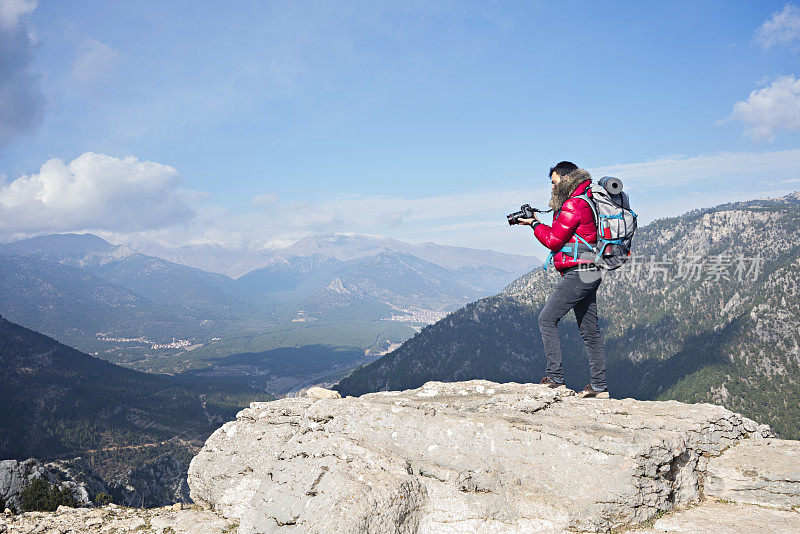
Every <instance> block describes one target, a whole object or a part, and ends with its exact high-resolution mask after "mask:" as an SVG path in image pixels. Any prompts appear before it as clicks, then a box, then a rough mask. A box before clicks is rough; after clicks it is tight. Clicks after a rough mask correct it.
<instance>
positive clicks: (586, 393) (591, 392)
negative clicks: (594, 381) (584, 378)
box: [578, 384, 611, 399]
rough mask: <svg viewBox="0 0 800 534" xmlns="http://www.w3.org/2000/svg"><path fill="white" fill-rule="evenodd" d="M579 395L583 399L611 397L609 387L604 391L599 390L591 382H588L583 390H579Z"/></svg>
mask: <svg viewBox="0 0 800 534" xmlns="http://www.w3.org/2000/svg"><path fill="white" fill-rule="evenodd" d="M578 397H580V398H582V399H610V398H611V397H610V396H609V395H608V388H606V389H604V390H603V391H597V390H596V389H594V388H593V387H592V385H591V384H587V385H586V387H585V388H583V391H579V392H578Z"/></svg>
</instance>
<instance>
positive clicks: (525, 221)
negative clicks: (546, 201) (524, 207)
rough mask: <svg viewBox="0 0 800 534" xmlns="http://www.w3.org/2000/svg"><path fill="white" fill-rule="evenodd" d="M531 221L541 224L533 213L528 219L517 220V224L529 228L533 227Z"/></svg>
mask: <svg viewBox="0 0 800 534" xmlns="http://www.w3.org/2000/svg"><path fill="white" fill-rule="evenodd" d="M533 221H538V222H542V221H540V220H539V216H538V215H536V214H535V213H534V214H533V217H532V218H530V219H517V224H526V225H528V226H531V225H533Z"/></svg>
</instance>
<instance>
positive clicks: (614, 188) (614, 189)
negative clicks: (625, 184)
mask: <svg viewBox="0 0 800 534" xmlns="http://www.w3.org/2000/svg"><path fill="white" fill-rule="evenodd" d="M599 183H600V185H602V186H603V188H604V189H605V190H606V191H608V192H609V193H610V194H612V195H618V194H620V193H621V192H622V180H620V179H619V178H614V177H613V176H604V177H602V178H600V182H599Z"/></svg>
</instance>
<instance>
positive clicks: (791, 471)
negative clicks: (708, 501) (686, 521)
mask: <svg viewBox="0 0 800 534" xmlns="http://www.w3.org/2000/svg"><path fill="white" fill-rule="evenodd" d="M705 493H706V495H708V496H709V497H715V498H717V499H721V500H726V501H734V502H743V503H750V504H764V505H769V506H773V507H775V508H781V509H784V510H791V509H792V508H798V509H800V441H794V440H783V439H765V440H752V441H745V442H743V443H741V444H739V445H737V446H736V447H735V448H732V449H731V450H730V451H726V453H725V454H724V455H722V456H720V457H718V458H712V459H711V460H709V462H708V475H707V478H706V483H705ZM798 531H800V527H799V528H798Z"/></svg>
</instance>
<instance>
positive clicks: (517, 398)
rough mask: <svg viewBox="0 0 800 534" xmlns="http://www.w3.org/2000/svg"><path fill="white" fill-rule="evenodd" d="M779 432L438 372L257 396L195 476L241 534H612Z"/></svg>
mask: <svg viewBox="0 0 800 534" xmlns="http://www.w3.org/2000/svg"><path fill="white" fill-rule="evenodd" d="M770 435H771V434H770V432H769V428H768V427H766V426H763V425H758V424H756V423H755V422H753V421H751V420H749V419H746V418H744V417H742V416H741V415H738V414H735V413H733V412H731V411H729V410H726V409H724V408H722V407H720V406H715V405H710V404H683V403H679V402H674V401H668V402H654V401H653V402H648V401H635V400H632V399H623V400H598V399H580V398H577V397H575V396H574V393H573V392H571V391H569V390H567V391H563V390H552V389H548V388H546V387H544V386H541V385H535V384H515V383H506V384H498V383H493V382H488V381H483V380H472V381H467V382H454V383H441V382H429V383H427V384H425V385H423V386H422V387H421V388H418V389H412V390H407V391H402V392H380V393H371V394H367V395H364V396H362V397H358V398H345V399H336V398H288V399H282V400H279V401H274V402H269V403H253V404H251V405H250V408H248V409H245V410H242V411H241V412H239V414H238V415H237V419H236V420H235V421H231V422H229V423H226V424H225V425H224V426H222V427H221V428H220V429H218V430H217V431H216V432H215V433H214V434H213V435H212V436H211V437H210V438H209V439H208V440H207V442H206V444H205V447H204V448H203V449H202V450H201V452H200V453H199V454H198V455H197V456H196V457H195V458H194V459H193V460H192V463H191V466H190V468H189V486H190V488H191V497H192V499H193V500H194V501H195V502H197V503H200V504H203V505H206V506H209V507H212V508H213V509H214V510H215V511H216V512H218V513H219V514H221V515H222V516H224V517H225V518H228V519H230V520H236V521H240V527H239V532H240V533H242V534H254V533H271V532H280V533H283V532H292V533H293V532H325V533H345V532H347V533H356V532H358V533H383V532H396V533H412V532H414V533H416V532H423V533H424V532H431V533H433V532H452V533H456V532H498V533H500V532H504V533H505V532H508V533H511V532H520V533H522V532H526V533H527V532H564V531H567V532H569V531H572V532H585V531H588V532H606V531H609V530H611V529H621V528H625V527H629V526H632V525H637V524H641V523H643V522H646V521H648V520H650V519H652V518H654V517H655V516H656V515H657V514H660V513H663V512H665V511H669V510H672V509H673V508H675V507H680V506H685V505H690V504H691V503H696V502H698V501H700V500H701V498H702V496H703V489H704V488H703V486H704V484H705V482H706V469H707V466H708V464H709V459H711V461H713V459H714V458H715V457H717V456H719V455H721V454H723V452H725V453H726V454H728V453H729V452H727V451H728V449H730V450H735V448H736V447H738V446H740V444H739V442H743V443H751V442H752V443H756V442H760V441H766V440H764V438H767V437H770ZM743 440H744V441H743ZM795 513H796V512H795Z"/></svg>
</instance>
